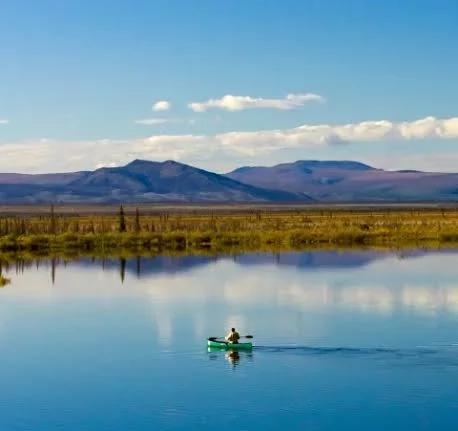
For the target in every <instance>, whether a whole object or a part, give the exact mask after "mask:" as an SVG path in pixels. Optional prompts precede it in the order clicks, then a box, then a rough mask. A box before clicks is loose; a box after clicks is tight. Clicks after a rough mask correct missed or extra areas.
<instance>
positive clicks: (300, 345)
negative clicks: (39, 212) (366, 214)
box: [0, 250, 458, 431]
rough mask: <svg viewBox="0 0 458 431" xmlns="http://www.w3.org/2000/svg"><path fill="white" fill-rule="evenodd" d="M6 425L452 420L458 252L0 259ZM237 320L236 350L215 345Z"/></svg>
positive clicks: (377, 424) (457, 377) (318, 426)
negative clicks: (210, 347) (248, 342)
mask: <svg viewBox="0 0 458 431" xmlns="http://www.w3.org/2000/svg"><path fill="white" fill-rule="evenodd" d="M2 272H3V274H4V275H6V276H8V277H10V278H11V279H12V283H11V284H10V285H8V286H6V287H5V288H3V289H0V387H1V390H0V429H1V430H5V431H7V430H21V431H22V430H38V431H42V430H43V431H44V430H47V431H54V430H64V429H65V430H82V429H84V430H126V429H132V430H139V431H140V430H150V429H161V430H169V429H170V430H194V429H195V430H207V429H208V430H210V429H212V430H213V429H221V430H226V429H227V430H229V429H231V430H233V429H236V430H278V429H288V430H305V429H308V430H332V431H333V430H341V429H345V428H347V427H348V428H350V427H351V428H352V429H371V430H382V429H383V430H385V429H387V428H390V429H392V430H401V429H402V430H405V429H411V430H430V429H445V430H448V429H450V430H452V429H456V428H457V426H458V418H457V415H456V411H457V409H458V398H457V397H456V388H457V386H458V282H457V280H458V251H455V250H448V251H434V252H432V251H424V250H417V251H413V252H409V253H404V254H402V255H401V254H400V253H394V252H383V253H382V252H376V251H353V252H345V253H343V252H337V251H316V252H308V253H286V254H280V255H274V254H262V253H258V254H246V255H240V256H235V257H234V256H220V257H207V256H186V257H182V258H170V257H158V258H137V259H131V260H124V259H111V260H102V259H94V260H92V259H81V260H77V261H71V262H62V261H59V260H51V261H47V260H42V261H40V262H35V261H34V262H18V263H16V264H10V265H9V266H8V267H6V266H5V264H4V263H3V264H2ZM231 326H236V327H237V328H238V329H239V331H240V332H241V333H243V334H253V335H254V336H255V338H254V343H255V348H254V349H253V351H252V352H251V353H243V352H241V353H240V354H239V357H238V358H237V357H234V355H232V356H231V355H229V354H228V353H227V352H208V351H207V348H206V337H208V336H221V335H224V334H225V333H226V332H227V330H228V329H229V328H230V327H231Z"/></svg>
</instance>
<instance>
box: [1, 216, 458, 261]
mask: <svg viewBox="0 0 458 431" xmlns="http://www.w3.org/2000/svg"><path fill="white" fill-rule="evenodd" d="M423 243H429V244H431V243H434V244H436V245H441V244H450V243H458V210H456V209H442V210H441V209H435V208H430V209H421V210H410V211H409V210H403V211H399V210H396V211H390V210H377V211H375V210H374V211H371V210H367V209H366V210H364V211H355V210H352V211H349V210H345V209H342V210H328V211H324V210H320V211H318V210H316V211H311V210H297V211H290V212H269V211H268V210H264V211H263V210H253V211H247V212H245V213H240V212H236V213H230V212H228V213H224V214H221V213H211V212H210V213H200V214H199V213H192V212H191V213H181V212H175V213H172V212H163V213H158V214H148V215H142V214H141V213H140V212H139V211H138V210H137V211H135V212H133V213H132V212H130V213H125V212H124V210H123V209H122V208H120V209H119V212H118V214H116V215H113V214H109V215H103V214H102V215H89V216H88V215H79V216H78V215H76V216H75V215H69V214H65V215H64V214H58V213H56V212H55V211H54V209H53V208H50V209H49V212H48V214H43V215H40V216H24V215H23V216H10V215H9V216H4V217H0V250H1V251H9V252H14V251H25V250H30V251H43V252H66V251H67V252H71V251H72V250H73V251H76V250H81V251H86V252H87V251H93V252H96V253H106V252H109V251H110V250H131V251H133V252H136V251H142V252H144V251H148V250H150V251H153V252H158V251H159V252H160V251H166V250H178V251H179V250H205V249H207V250H225V249H229V248H239V249H250V250H254V249H263V248H274V249H281V250H285V249H300V248H303V247H306V246H307V247H308V246H319V245H326V244H327V245H332V246H352V245H370V246H374V245H385V246H402V245H403V244H412V245H413V244H417V245H421V244H423Z"/></svg>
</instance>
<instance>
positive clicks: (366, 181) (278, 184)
mask: <svg viewBox="0 0 458 431" xmlns="http://www.w3.org/2000/svg"><path fill="white" fill-rule="evenodd" d="M226 176H227V177H228V178H232V179H234V180H237V181H240V182H243V183H245V184H250V185H253V186H257V187H267V188H269V189H275V190H288V191H290V192H296V193H300V192H306V193H307V194H308V195H309V196H311V197H312V198H314V199H315V200H317V201H320V202H387V201H389V202H396V201H402V202H406V201H457V200H458V174H454V173H453V174H450V173H434V172H420V171H415V170H403V171H385V170H383V169H376V168H374V167H372V166H369V165H365V164H363V163H359V162H354V161H317V160H299V161H296V162H293V163H282V164H278V165H275V166H272V167H265V166H254V167H241V168H238V169H235V170H234V171H232V172H229V173H227V174H226Z"/></svg>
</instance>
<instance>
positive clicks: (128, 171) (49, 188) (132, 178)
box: [0, 160, 311, 203]
mask: <svg viewBox="0 0 458 431" xmlns="http://www.w3.org/2000/svg"><path fill="white" fill-rule="evenodd" d="M191 201H193V202H227V201H230V202H257V201H259V202H277V201H286V202H308V201H311V198H309V197H308V196H307V195H306V194H304V193H301V192H299V193H296V192H288V191H282V190H269V189H268V188H264V187H262V188H261V187H257V186H251V185H248V184H243V183H241V182H239V181H237V180H234V179H231V178H229V177H227V176H224V175H219V174H215V173H213V172H209V171H206V170H203V169H198V168H195V167H192V166H189V165H186V164H182V163H177V162H175V161H165V162H152V161H146V160H134V161H133V162H131V163H129V164H127V165H125V166H121V167H115V168H101V169H96V170H95V171H82V172H72V173H64V174H40V175H27V174H0V202H4V203H23V202H24V203H26V202H27V203H46V202H93V203H114V202H191Z"/></svg>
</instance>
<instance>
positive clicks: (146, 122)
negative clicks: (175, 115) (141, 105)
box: [135, 118, 171, 126]
mask: <svg viewBox="0 0 458 431" xmlns="http://www.w3.org/2000/svg"><path fill="white" fill-rule="evenodd" d="M170 121H171V120H167V119H166V118H145V119H143V120H135V124H143V125H145V126H155V125H157V124H165V123H169V122H170Z"/></svg>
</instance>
